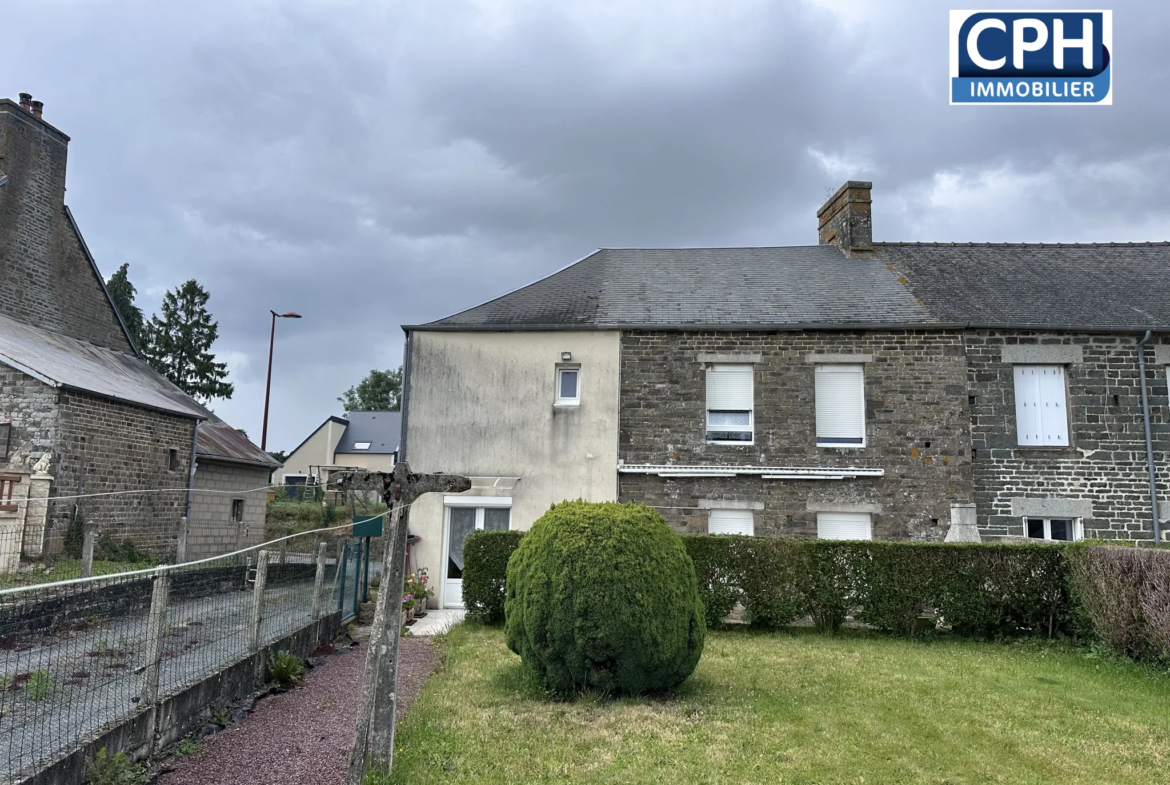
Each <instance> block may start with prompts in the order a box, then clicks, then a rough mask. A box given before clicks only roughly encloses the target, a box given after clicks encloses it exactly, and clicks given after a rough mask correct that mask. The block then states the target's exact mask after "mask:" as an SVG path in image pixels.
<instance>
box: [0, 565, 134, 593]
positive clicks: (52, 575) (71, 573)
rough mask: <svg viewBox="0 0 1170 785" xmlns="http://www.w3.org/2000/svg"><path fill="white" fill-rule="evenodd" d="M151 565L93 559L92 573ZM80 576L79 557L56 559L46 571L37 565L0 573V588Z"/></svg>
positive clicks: (104, 572) (128, 570)
mask: <svg viewBox="0 0 1170 785" xmlns="http://www.w3.org/2000/svg"><path fill="white" fill-rule="evenodd" d="M153 566H154V564H153V563H151V562H127V561H107V560H104V559H94V560H93V574H94V575H113V574H114V573H118V572H131V571H133V570H144V569H146V568H148V567H153ZM80 577H81V560H80V559H58V560H57V561H55V562H54V563H53V564H52V565H51V566H50V567H49V569H48V570H47V571H46V570H45V569H44V568H43V567H41V566H39V565H38V566H37V567H35V568H33V569H32V570H29V571H27V572H13V573H8V574H6V575H0V589H8V588H12V587H14V586H34V585H37V584H41V583H54V582H55V581H67V580H71V579H73V578H80Z"/></svg>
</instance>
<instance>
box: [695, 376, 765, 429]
mask: <svg viewBox="0 0 1170 785" xmlns="http://www.w3.org/2000/svg"><path fill="white" fill-rule="evenodd" d="M731 369H736V370H737V371H739V372H741V373H742V372H744V371H746V372H747V373H750V374H751V378H752V400H751V406H750V407H749V408H747V409H723V408H719V409H712V408H711V404H710V401H705V402H704V409H703V425H704V426H705V427H704V435H705V436H706V437H707V444H727V445H732V446H739V447H750V446H752V445H754V444H755V443H756V368H755V366H754V365H752V364H749V363H712V364H710V365H709V366H708V367H707V374H708V376H709V375H710V374H712V373H727V372H729V371H731ZM704 381H705V382H706V381H707V380H706V379H704ZM704 397H706V394H704ZM713 412H747V415H748V421H747V425H716V426H712V424H711V414H712V413H713ZM712 432H724V433H746V434H747V435H748V438H747V439H712V438H711V433H712Z"/></svg>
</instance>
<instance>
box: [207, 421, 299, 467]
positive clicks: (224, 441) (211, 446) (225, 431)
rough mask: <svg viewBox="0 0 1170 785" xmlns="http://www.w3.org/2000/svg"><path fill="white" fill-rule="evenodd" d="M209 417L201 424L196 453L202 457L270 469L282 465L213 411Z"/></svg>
mask: <svg viewBox="0 0 1170 785" xmlns="http://www.w3.org/2000/svg"><path fill="white" fill-rule="evenodd" d="M208 415H210V417H209V419H208V420H207V421H206V422H204V423H201V424H200V425H199V442H198V444H197V445H196V447H195V453H196V455H198V456H199V457H200V458H206V459H209V460H222V461H228V462H230V463H254V464H257V465H259V466H263V467H265V468H269V469H275V468H276V467H278V466H280V462H279V461H277V460H276V459H275V458H273V457H272V456H271V455H269V454H268V453H266V452H264V451H263V450H261V449H260V448H259V447H257V446H256V445H254V444H252V442H251V441H249V440H248V438H247V437H246V436H244V435H243V434H241V433H240V432H239V431H237V430H236V429H235V428H233V427H232V426H230V425H228V424H227V423H226V422H224V421H223V420H221V419H219V418H218V417H216V416H215V415H214V414H212V413H211V412H208Z"/></svg>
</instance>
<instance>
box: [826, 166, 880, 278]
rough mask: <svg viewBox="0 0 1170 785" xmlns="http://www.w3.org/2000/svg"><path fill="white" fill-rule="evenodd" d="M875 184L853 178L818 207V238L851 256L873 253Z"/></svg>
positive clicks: (861, 257) (851, 257) (863, 256)
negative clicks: (872, 206)
mask: <svg viewBox="0 0 1170 785" xmlns="http://www.w3.org/2000/svg"><path fill="white" fill-rule="evenodd" d="M872 188H873V183H869V182H863V181H860V180H850V181H849V182H847V183H845V185H843V186H841V187H840V188H838V189H837V193H835V194H833V195H832V196H830V197H829V199H828V201H826V202H825V203H824V205H822V206H821V209H819V210H817V241H818V242H819V243H820V244H821V245H835V246H837V248H839V249H840V250H841V253H843V254H845V255H846V256H848V257H849V258H850V259H869V258H870V257H872V256H873V254H874V250H873V221H872V219H871V217H870V202H871V201H872V200H871V199H870V190H871V189H872Z"/></svg>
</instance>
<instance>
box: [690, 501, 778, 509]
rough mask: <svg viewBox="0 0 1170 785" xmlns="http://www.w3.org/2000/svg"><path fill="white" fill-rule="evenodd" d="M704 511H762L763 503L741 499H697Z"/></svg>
mask: <svg viewBox="0 0 1170 785" xmlns="http://www.w3.org/2000/svg"><path fill="white" fill-rule="evenodd" d="M699 507H700V508H701V509H704V510H762V509H764V503H763V502H749V501H744V500H742V499H699Z"/></svg>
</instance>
